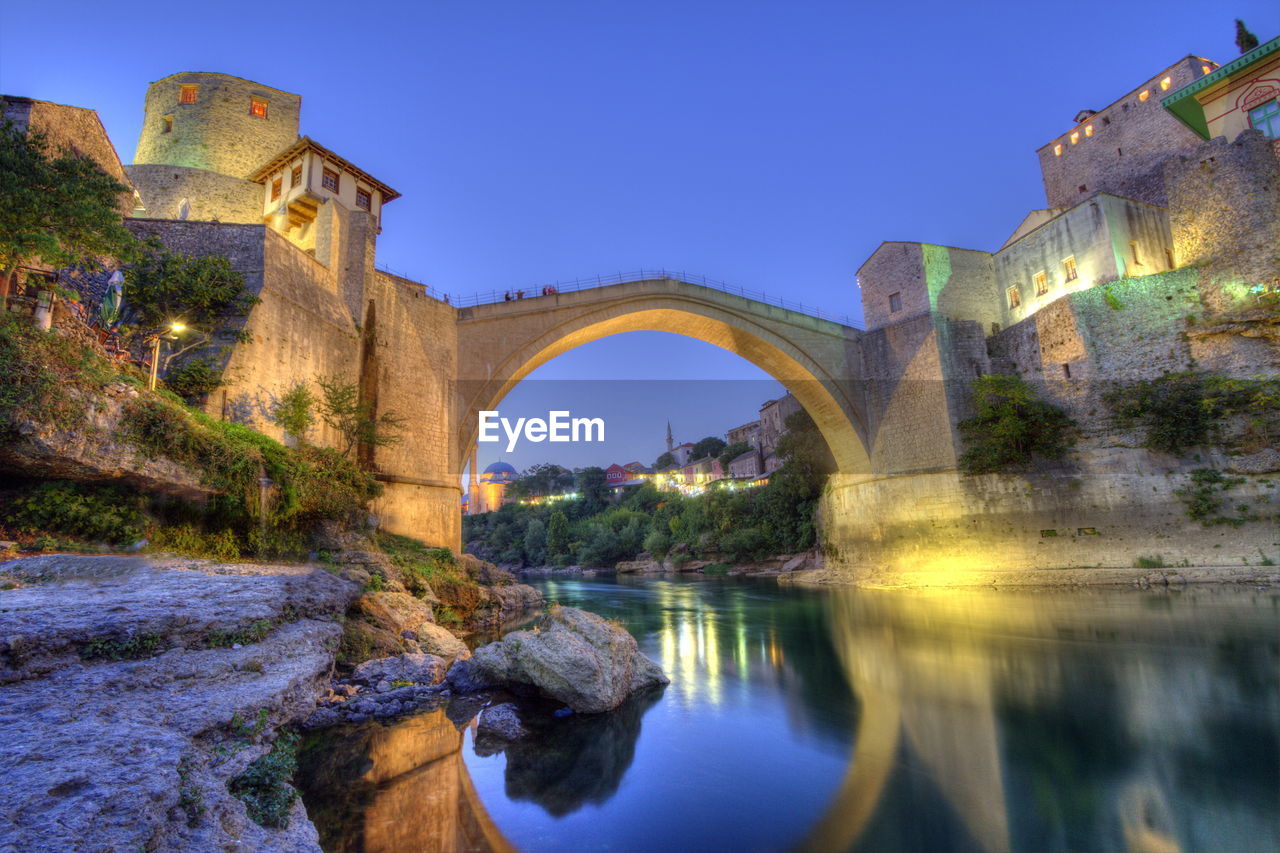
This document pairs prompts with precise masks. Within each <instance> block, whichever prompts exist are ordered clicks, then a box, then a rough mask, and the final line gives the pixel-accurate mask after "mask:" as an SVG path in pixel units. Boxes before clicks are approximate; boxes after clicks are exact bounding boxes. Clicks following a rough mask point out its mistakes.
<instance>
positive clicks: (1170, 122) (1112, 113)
mask: <svg viewBox="0 0 1280 853" xmlns="http://www.w3.org/2000/svg"><path fill="white" fill-rule="evenodd" d="M1202 65H1203V61H1202V60H1200V59H1198V58H1196V57H1187V58H1186V59H1183V60H1180V61H1179V62H1178V63H1176V64H1175V65H1173V66H1171V67H1169V68H1167V69H1165V70H1164V71H1161V72H1160V73H1159V74H1157V75H1156V76H1154V77H1153V78H1151V79H1150V80H1148V81H1147V82H1145V83H1143V84H1142V85H1140V86H1138V87H1137V88H1135V89H1134V90H1133V91H1131V92H1129V93H1128V94H1126V95H1125V96H1124V97H1122V98H1121V99H1120V100H1118V101H1116V102H1115V103H1114V104H1111V105H1110V106H1107V107H1105V108H1103V109H1102V110H1100V111H1099V112H1098V113H1097V114H1096V115H1094V116H1091V117H1090V118H1088V119H1086V120H1085V121H1083V122H1081V123H1080V124H1079V125H1077V126H1076V127H1074V128H1073V129H1072V130H1070V131H1067V132H1066V133H1064V134H1062V135H1061V136H1059V137H1057V138H1056V139H1054V140H1053V141H1052V142H1050V143H1048V144H1047V145H1045V146H1044V147H1042V148H1041V149H1040V150H1039V151H1037V152H1036V153H1037V156H1039V158H1040V171H1041V174H1042V176H1043V178H1044V191H1045V197H1046V198H1047V199H1048V201H1049V206H1050V207H1071V206H1073V205H1075V204H1078V203H1079V202H1080V200H1081V199H1083V198H1085V197H1087V196H1088V195H1089V194H1091V193H1095V192H1106V193H1111V194H1113V195H1118V196H1122V197H1124V198H1133V199H1137V200H1139V201H1145V202H1147V203H1148V204H1156V205H1161V206H1165V205H1166V204H1167V203H1168V199H1167V197H1166V193H1165V188H1164V180H1163V173H1162V169H1163V165H1164V163H1165V161H1167V160H1168V159H1169V158H1170V157H1171V156H1173V155H1175V154H1176V153H1177V152H1178V151H1180V150H1192V149H1194V148H1196V147H1197V146H1198V145H1199V144H1200V141H1201V140H1200V137H1199V136H1197V135H1196V134H1195V132H1193V131H1192V130H1190V129H1189V128H1187V127H1186V126H1185V125H1184V124H1182V122H1180V121H1178V120H1177V119H1176V118H1174V117H1173V116H1172V115H1171V114H1170V113H1169V112H1168V111H1167V110H1165V109H1164V108H1163V107H1162V106H1161V105H1160V99H1161V98H1162V97H1163V96H1164V95H1167V94H1168V93H1170V92H1173V91H1175V90H1177V89H1179V88H1181V87H1182V86H1185V85H1187V84H1188V83H1191V82H1192V81H1194V80H1197V79H1199V78H1200V77H1203V76H1204V72H1203V70H1202V68H1201V66H1202ZM1166 76H1168V77H1171V78H1172V84H1171V85H1170V87H1169V88H1168V89H1167V90H1162V89H1161V88H1160V81H1161V80H1162V79H1164V78H1165V77H1166ZM1143 91H1146V92H1148V93H1149V94H1148V97H1147V99H1146V100H1145V101H1143V100H1140V98H1139V95H1140V93H1141V92H1143ZM1089 124H1092V125H1093V135H1092V136H1085V134H1084V127H1085V126H1086V125H1089ZM1073 132H1076V133H1079V134H1080V136H1079V137H1078V141H1077V143H1076V144H1075V145H1072V144H1071V134H1072V133H1073ZM1055 145H1061V146H1062V153H1061V155H1055V154H1054V146H1055ZM1082 187H1083V189H1082Z"/></svg>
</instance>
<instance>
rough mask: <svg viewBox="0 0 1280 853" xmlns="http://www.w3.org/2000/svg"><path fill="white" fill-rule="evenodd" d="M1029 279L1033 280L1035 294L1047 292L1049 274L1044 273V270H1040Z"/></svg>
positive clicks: (1042, 294) (1039, 294)
mask: <svg viewBox="0 0 1280 853" xmlns="http://www.w3.org/2000/svg"><path fill="white" fill-rule="evenodd" d="M1031 280H1032V281H1034V282H1035V285H1036V296H1044V295H1045V294H1046V293H1048V292H1049V276H1047V275H1046V274H1045V272H1044V270H1041V271H1040V272H1038V273H1036V274H1035V275H1034V276H1032V277H1031Z"/></svg>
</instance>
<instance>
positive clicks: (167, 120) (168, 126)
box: [160, 116, 173, 133]
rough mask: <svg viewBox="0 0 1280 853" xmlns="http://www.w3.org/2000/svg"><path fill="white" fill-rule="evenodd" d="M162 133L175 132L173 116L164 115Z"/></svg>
mask: <svg viewBox="0 0 1280 853" xmlns="http://www.w3.org/2000/svg"><path fill="white" fill-rule="evenodd" d="M160 132H161V133H173V116H165V117H164V128H163V129H162V130H161V131H160Z"/></svg>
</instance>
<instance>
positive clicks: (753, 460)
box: [729, 447, 764, 480]
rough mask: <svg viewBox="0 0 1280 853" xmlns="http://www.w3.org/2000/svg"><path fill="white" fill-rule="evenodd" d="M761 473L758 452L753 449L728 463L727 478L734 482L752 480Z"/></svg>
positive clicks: (761, 468) (762, 471)
mask: <svg viewBox="0 0 1280 853" xmlns="http://www.w3.org/2000/svg"><path fill="white" fill-rule="evenodd" d="M762 473H764V470H763V467H762V466H761V464H760V451H759V450H756V449H755V448H754V447H753V448H751V449H750V450H748V451H747V452H746V453H743V454H741V455H739V456H736V457H735V458H733V459H732V460H730V461H729V476H730V477H732V478H733V479H735V480H754V479H756V478H757V477H759V476H760V475H761V474H762Z"/></svg>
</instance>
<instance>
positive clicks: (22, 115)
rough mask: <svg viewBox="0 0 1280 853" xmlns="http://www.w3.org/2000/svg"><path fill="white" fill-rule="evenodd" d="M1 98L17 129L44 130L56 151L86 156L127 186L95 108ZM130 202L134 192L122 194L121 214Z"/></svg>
mask: <svg viewBox="0 0 1280 853" xmlns="http://www.w3.org/2000/svg"><path fill="white" fill-rule="evenodd" d="M0 98H2V99H3V101H4V118H5V119H6V120H8V121H12V122H13V123H14V125H16V126H17V127H19V128H22V129H34V130H37V131H39V132H40V133H43V134H44V135H45V138H46V139H47V140H48V141H49V143H50V147H51V149H52V150H53V152H54V153H55V154H56V153H58V152H59V151H68V152H70V153H73V154H79V155H81V156H83V157H88V158H89V159H90V160H92V161H93V162H94V163H96V164H97V165H98V168H99V169H101V170H102V171H104V172H106V173H107V174H108V175H110V176H111V177H113V178H115V179H116V180H117V181H119V182H120V183H121V184H124V185H125V186H126V187H127V186H129V178H128V177H127V176H126V175H125V172H124V167H122V166H121V165H120V156H119V155H118V154H117V153H116V149H115V146H114V145H112V144H111V139H110V137H108V136H107V131H106V129H105V128H103V126H102V122H101V121H100V120H99V119H98V113H97V112H96V111H94V110H87V109H83V108H81V107H69V106H66V105H65V104H51V103H49V102H48V101H36V100H32V99H30V98H15V97H12V96H8V95H5V96H0ZM133 205H134V202H133V194H132V193H131V192H128V193H121V195H120V211H121V213H128V212H129V211H131V210H133Z"/></svg>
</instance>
